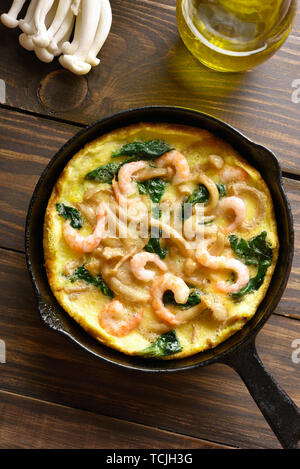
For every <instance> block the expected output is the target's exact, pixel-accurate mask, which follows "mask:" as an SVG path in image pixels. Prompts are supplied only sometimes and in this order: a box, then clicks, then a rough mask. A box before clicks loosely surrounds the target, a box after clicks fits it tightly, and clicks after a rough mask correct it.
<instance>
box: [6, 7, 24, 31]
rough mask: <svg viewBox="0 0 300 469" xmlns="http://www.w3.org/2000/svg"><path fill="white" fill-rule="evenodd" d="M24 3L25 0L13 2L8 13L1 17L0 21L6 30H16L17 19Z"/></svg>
mask: <svg viewBox="0 0 300 469" xmlns="http://www.w3.org/2000/svg"><path fill="white" fill-rule="evenodd" d="M25 2H26V0H14V1H13V4H12V6H11V7H10V10H9V12H8V13H3V14H2V15H1V21H2V23H3V24H5V26H7V27H8V28H16V27H17V26H18V24H19V21H18V20H17V17H18V14H19V13H20V11H21V10H22V8H23V6H24V3H25Z"/></svg>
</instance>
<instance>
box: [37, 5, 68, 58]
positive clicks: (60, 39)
mask: <svg viewBox="0 0 300 469" xmlns="http://www.w3.org/2000/svg"><path fill="white" fill-rule="evenodd" d="M73 25H74V15H73V13H72V11H71V10H69V12H68V14H67V17H66V19H65V21H64V23H63V24H62V25H61V27H60V29H59V30H58V31H57V33H56V34H55V36H54V37H53V38H52V40H51V44H50V45H49V47H48V48H46V47H35V48H34V52H35V55H36V56H37V57H38V58H39V59H40V60H41V61H42V62H46V63H50V62H52V60H53V59H54V57H55V56H57V55H59V54H61V47H62V45H63V43H64V42H65V41H66V40H67V39H69V38H70V36H71V34H72V30H73Z"/></svg>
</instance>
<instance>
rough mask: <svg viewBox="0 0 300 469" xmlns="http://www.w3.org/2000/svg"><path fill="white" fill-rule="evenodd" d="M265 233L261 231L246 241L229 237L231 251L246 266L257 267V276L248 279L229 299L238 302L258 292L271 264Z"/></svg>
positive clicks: (270, 249)
mask: <svg viewBox="0 0 300 469" xmlns="http://www.w3.org/2000/svg"><path fill="white" fill-rule="evenodd" d="M266 237H267V232H266V231H262V232H261V233H260V234H259V235H257V236H255V237H254V238H251V239H250V240H249V241H246V240H245V239H243V238H238V237H237V236H235V235H230V236H229V237H228V238H229V241H230V245H231V249H232V250H233V251H234V252H235V254H236V255H237V257H239V258H240V259H241V260H242V261H243V262H244V263H245V264H246V265H255V266H257V274H256V276H255V277H252V278H250V280H249V282H248V284H247V285H246V286H245V287H244V288H243V289H242V290H240V291H239V292H236V293H231V295H230V296H231V298H233V299H234V300H236V301H238V300H240V299H241V298H242V297H243V295H245V294H247V293H251V292H253V291H255V290H258V289H259V288H260V287H261V285H262V284H263V281H264V278H265V275H266V273H267V270H268V267H270V265H271V264H272V260H273V250H272V248H271V246H270V243H269V242H268V241H267V239H266Z"/></svg>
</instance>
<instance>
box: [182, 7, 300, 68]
mask: <svg viewBox="0 0 300 469" xmlns="http://www.w3.org/2000/svg"><path fill="white" fill-rule="evenodd" d="M296 9H297V0H177V24H178V29H179V33H180V35H181V37H182V40H183V42H184V43H185V45H186V47H187V48H188V49H189V50H190V52H191V53H192V54H193V55H194V56H195V57H196V58H197V59H198V60H200V62H202V63H203V64H204V65H206V66H208V67H210V68H212V69H214V70H218V71H222V72H238V71H243V70H248V69H250V68H253V67H255V66H256V65H259V64H260V63H262V62H264V61H265V60H266V59H268V58H269V57H270V56H271V55H273V54H274V53H275V52H276V51H277V50H278V49H279V47H280V46H281V45H282V44H283V42H284V41H285V40H286V38H287V37H288V35H289V33H290V31H291V28H292V26H293V22H294V19H295V16H296Z"/></svg>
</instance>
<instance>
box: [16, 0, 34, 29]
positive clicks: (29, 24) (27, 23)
mask: <svg viewBox="0 0 300 469" xmlns="http://www.w3.org/2000/svg"><path fill="white" fill-rule="evenodd" d="M37 2H38V0H31V2H30V5H29V7H28V9H27V12H26V15H25V17H24V19H22V20H20V21H19V28H20V29H21V30H22V31H23V33H26V34H34V32H35V26H34V23H33V15H34V12H35V9H36V6H37Z"/></svg>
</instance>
